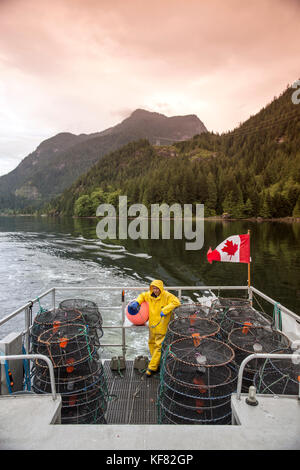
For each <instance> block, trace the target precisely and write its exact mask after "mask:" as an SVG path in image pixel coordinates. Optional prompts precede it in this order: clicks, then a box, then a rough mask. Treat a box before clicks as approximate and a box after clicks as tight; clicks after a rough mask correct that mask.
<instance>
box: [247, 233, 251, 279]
mask: <svg viewBox="0 0 300 470" xmlns="http://www.w3.org/2000/svg"><path fill="white" fill-rule="evenodd" d="M248 235H249V246H250V230H248ZM250 285H251V282H250V260H249V263H248V287H250Z"/></svg>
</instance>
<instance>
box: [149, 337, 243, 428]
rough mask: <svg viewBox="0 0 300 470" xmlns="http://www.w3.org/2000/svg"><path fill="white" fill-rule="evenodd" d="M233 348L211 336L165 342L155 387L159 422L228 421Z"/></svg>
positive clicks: (233, 376)
mask: <svg viewBox="0 0 300 470" xmlns="http://www.w3.org/2000/svg"><path fill="white" fill-rule="evenodd" d="M233 359H234V351H233V349H232V348H231V347H230V346H228V345H227V344H225V343H222V342H221V341H218V340H216V339H212V338H198V339H197V340H196V339H195V338H193V339H191V338H188V339H179V340H176V341H174V342H173V343H171V344H170V346H168V348H167V350H166V352H165V355H164V358H163V364H162V366H161V375H160V385H159V390H158V422H159V424H211V425H213V424H230V423H231V394H232V393H233V392H234V391H235V390H236V384H237V374H236V369H235V368H234V367H232V361H233Z"/></svg>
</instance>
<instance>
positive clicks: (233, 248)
mask: <svg viewBox="0 0 300 470" xmlns="http://www.w3.org/2000/svg"><path fill="white" fill-rule="evenodd" d="M238 247H239V246H238V245H237V244H236V243H233V242H232V241H231V240H227V241H226V243H225V245H224V247H223V248H222V251H224V253H227V254H228V256H230V259H231V257H232V256H233V255H234V254H235V253H236V252H237V250H238Z"/></svg>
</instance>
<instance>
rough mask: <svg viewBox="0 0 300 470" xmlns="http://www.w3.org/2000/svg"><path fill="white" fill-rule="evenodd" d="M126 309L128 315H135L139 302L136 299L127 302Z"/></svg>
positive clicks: (137, 311)
mask: <svg viewBox="0 0 300 470" xmlns="http://www.w3.org/2000/svg"><path fill="white" fill-rule="evenodd" d="M127 310H128V313H129V314H130V315H136V314H137V313H139V310H140V304H139V303H138V302H137V301H136V300H133V301H132V302H130V304H128V307H127Z"/></svg>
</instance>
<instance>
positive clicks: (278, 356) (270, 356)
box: [236, 353, 300, 400]
mask: <svg viewBox="0 0 300 470" xmlns="http://www.w3.org/2000/svg"><path fill="white" fill-rule="evenodd" d="M295 354H297V353H294V354H267V353H265V354H263V353H256V354H250V356H247V357H246V358H245V359H244V360H243V361H242V363H241V365H240V369H239V373H238V383H237V391H236V398H237V400H240V399H241V390H242V380H243V372H244V369H245V366H246V365H247V364H248V362H249V361H252V359H292V357H295ZM298 398H299V400H300V383H299V394H298Z"/></svg>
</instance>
